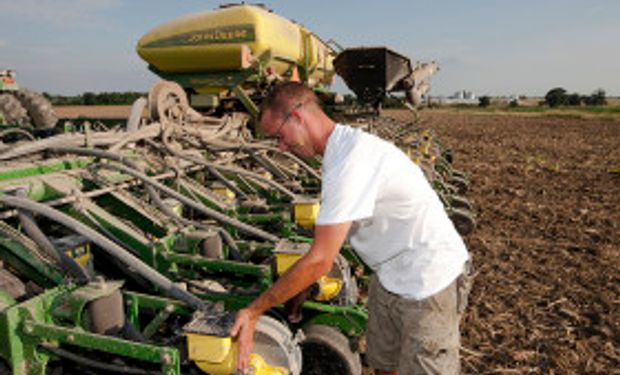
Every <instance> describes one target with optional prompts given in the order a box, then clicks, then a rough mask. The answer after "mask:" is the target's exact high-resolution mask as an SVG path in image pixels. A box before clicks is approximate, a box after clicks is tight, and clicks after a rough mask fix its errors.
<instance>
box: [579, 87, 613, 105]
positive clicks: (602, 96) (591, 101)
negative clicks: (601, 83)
mask: <svg viewBox="0 0 620 375" xmlns="http://www.w3.org/2000/svg"><path fill="white" fill-rule="evenodd" d="M584 102H585V103H586V104H587V105H591V106H595V105H607V94H606V93H605V90H603V89H598V90H596V91H594V92H593V93H592V95H590V96H587V97H585V99H584Z"/></svg>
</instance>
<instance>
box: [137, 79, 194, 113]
mask: <svg viewBox="0 0 620 375" xmlns="http://www.w3.org/2000/svg"><path fill="white" fill-rule="evenodd" d="M148 113H149V115H150V116H151V120H153V121H158V120H159V121H160V122H172V123H177V124H182V123H183V122H185V121H187V120H191V119H192V118H199V117H201V116H200V114H199V113H198V112H196V111H195V110H193V109H192V108H191V107H190V106H189V101H188V100H187V94H186V93H185V91H184V90H183V88H182V87H181V86H180V85H179V84H178V83H175V82H170V81H159V82H157V83H156V84H155V85H154V86H153V88H151V91H149V99H148Z"/></svg>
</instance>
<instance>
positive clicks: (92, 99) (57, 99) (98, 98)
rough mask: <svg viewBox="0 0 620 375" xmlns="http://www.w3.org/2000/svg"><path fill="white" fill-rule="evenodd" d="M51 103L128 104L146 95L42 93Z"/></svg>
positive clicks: (138, 93) (130, 93)
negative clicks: (66, 94)
mask: <svg viewBox="0 0 620 375" xmlns="http://www.w3.org/2000/svg"><path fill="white" fill-rule="evenodd" d="M43 95H44V96H45V97H46V98H47V99H48V100H49V101H50V102H51V103H52V105H128V104H132V103H133V102H134V101H135V100H136V99H138V98H139V97H142V96H147V95H148V94H147V93H144V92H135V91H127V92H100V93H94V92H85V93H83V94H80V95H74V96H65V95H53V94H49V93H43Z"/></svg>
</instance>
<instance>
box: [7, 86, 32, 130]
mask: <svg viewBox="0 0 620 375" xmlns="http://www.w3.org/2000/svg"><path fill="white" fill-rule="evenodd" d="M0 113H2V116H3V117H4V121H5V122H6V123H7V124H9V125H17V126H26V125H28V124H30V118H29V117H28V111H27V110H26V108H24V107H23V106H22V105H21V103H20V102H19V100H17V98H16V97H14V96H13V95H11V94H8V93H5V94H0Z"/></svg>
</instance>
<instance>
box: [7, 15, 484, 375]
mask: <svg viewBox="0 0 620 375" xmlns="http://www.w3.org/2000/svg"><path fill="white" fill-rule="evenodd" d="M360 51H361V52H360ZM138 53H139V54H140V56H141V57H142V58H144V59H145V60H146V61H147V62H148V63H149V69H150V70H151V71H153V72H154V73H156V74H157V75H159V76H160V77H162V78H164V79H165V80H163V81H160V82H158V83H157V84H155V85H154V86H153V88H152V89H151V90H150V92H149V95H148V98H141V99H139V100H137V101H136V102H135V103H134V105H133V107H132V109H131V113H130V115H129V118H128V120H127V121H126V123H123V124H117V125H114V126H110V127H108V128H106V129H103V130H94V129H93V128H92V126H91V125H90V124H89V123H82V124H72V126H66V124H65V126H63V127H62V128H63V129H60V127H56V129H55V130H56V131H55V132H54V133H53V134H46V135H45V136H40V135H37V134H35V132H33V133H31V136H29V137H25V138H24V137H12V138H7V139H6V140H3V142H5V143H1V144H0V146H1V147H0V218H1V220H0V261H1V262H0V264H1V267H0V341H1V342H3V343H6V345H4V346H2V347H1V348H0V374H2V373H10V372H12V373H14V374H44V373H53V374H72V373H97V374H99V373H102V374H107V373H130V374H151V373H164V374H201V373H208V374H212V375H219V374H231V373H234V372H235V367H236V365H235V358H236V350H237V349H236V343H235V341H234V340H233V339H232V338H231V337H230V336H229V330H230V327H231V324H232V322H233V321H234V316H235V311H237V310H238V309H240V308H243V307H244V306H246V305H247V304H248V303H250V302H251V301H252V300H253V299H254V298H255V297H256V296H257V295H259V294H260V293H261V292H263V291H264V290H266V289H267V288H269V286H270V285H272V283H273V282H274V281H275V280H276V279H277V278H278V276H279V275H280V274H282V273H283V272H285V271H286V270H287V269H288V267H290V266H291V265H292V264H293V263H294V262H295V261H296V260H297V259H298V258H299V257H300V256H301V255H303V254H304V253H305V252H306V251H308V249H309V246H310V243H311V239H312V227H313V225H314V219H315V217H316V215H317V213H318V210H319V203H318V201H319V200H318V196H319V193H320V186H321V174H320V161H319V160H301V159H299V158H298V157H296V156H294V155H292V154H290V153H287V152H282V151H281V150H279V149H278V147H277V145H276V144H275V143H274V141H272V140H268V139H262V138H261V134H260V132H258V131H257V129H256V126H255V116H256V114H257V106H258V104H259V103H260V101H261V99H262V98H263V97H264V95H265V93H266V92H267V91H268V90H269V88H270V87H271V86H273V85H274V84H275V83H277V82H281V81H286V80H299V81H301V82H304V83H305V84H307V85H308V86H309V87H312V88H313V89H314V90H315V91H316V92H317V94H318V95H319V97H320V98H322V99H324V100H325V104H326V106H330V105H331V106H333V108H334V111H335V112H334V113H335V114H336V115H337V116H341V117H342V119H346V120H347V121H348V122H350V123H351V124H353V125H356V126H360V127H364V128H365V129H367V130H368V131H371V132H374V133H376V134H378V135H379V136H382V137H384V138H386V139H389V140H391V141H392V142H394V143H395V144H397V145H399V146H400V147H401V148H403V150H404V151H405V152H407V153H408V154H409V155H410V157H411V158H412V160H413V161H415V162H416V163H418V164H419V165H421V166H422V168H423V169H424V171H425V173H426V175H427V177H428V178H429V180H430V181H431V182H432V183H433V186H434V187H435V188H436V190H437V192H438V193H439V195H440V197H441V198H442V199H443V201H444V203H445V205H446V209H447V210H449V213H450V214H451V217H452V218H453V220H454V222H455V225H456V227H457V228H458V229H459V230H460V231H461V233H464V234H465V233H468V232H469V231H471V230H472V229H473V227H474V223H475V222H474V220H473V215H472V214H471V211H472V208H471V205H470V204H469V202H467V200H466V199H465V198H463V195H464V194H465V192H466V190H467V179H466V177H465V176H464V175H463V174H462V173H460V172H458V171H455V170H454V169H453V168H452V167H451V154H450V152H449V150H448V149H447V148H446V147H444V146H443V145H442V144H441V143H440V142H439V141H438V140H437V139H436V137H434V136H433V134H432V132H431V131H429V130H424V129H422V128H420V127H419V125H418V124H417V122H416V121H413V122H403V121H397V120H394V119H391V118H388V117H384V116H381V115H380V112H381V108H380V102H381V99H382V98H384V97H385V95H387V94H388V93H390V92H395V91H396V92H398V91H401V92H404V93H405V100H406V102H407V103H408V104H407V105H408V106H409V107H411V108H412V109H415V107H416V105H417V104H418V103H419V98H420V96H421V95H422V94H423V93H424V92H425V90H427V89H428V87H427V86H426V84H425V78H426V77H428V75H430V74H432V72H433V71H434V70H436V69H437V66H436V64H434V63H433V64H431V65H423V66H421V65H417V66H411V63H410V61H409V59H407V58H405V57H403V56H401V55H398V54H396V53H394V52H393V51H391V50H388V49H385V48H383V49H348V50H341V51H335V50H334V49H333V48H332V47H331V46H330V45H328V44H327V43H324V42H323V41H321V40H320V39H319V38H318V37H317V36H316V35H314V34H312V33H311V32H309V31H308V30H306V29H305V28H303V27H301V26H299V25H297V24H295V23H293V22H291V21H289V20H286V19H284V18H282V17H280V16H277V15H276V14H274V13H272V12H269V11H267V10H266V9H264V8H262V7H259V6H251V5H234V6H225V7H222V8H220V9H217V10H215V11H212V12H205V13H200V14H196V15H190V16H187V17H183V18H181V19H177V20H173V21H171V22H169V23H166V24H164V25H161V26H159V27H157V28H155V29H153V30H152V31H151V32H149V33H147V34H146V35H145V36H144V37H143V38H142V39H141V40H140V41H139V42H138ZM355 53H361V54H362V56H366V57H368V58H371V57H372V58H375V59H382V58H383V59H387V60H385V61H387V63H384V64H383V65H381V64H378V63H377V64H375V65H376V66H377V68H376V70H374V71H372V72H371V73H372V75H378V77H379V78H378V79H377V80H368V81H364V82H360V81H358V80H357V79H356V77H359V75H360V74H362V73H364V72H363V69H364V67H361V68H360V66H359V64H357V62H359V61H361V59H360V56H357V57H356V56H355ZM351 54H353V55H351ZM381 56H383V57H381ZM356 64H357V65H356ZM366 66H368V64H366ZM336 73H338V74H339V75H341V76H342V77H343V78H345V81H347V83H348V84H349V85H350V86H351V88H352V90H353V91H354V92H355V93H356V94H357V96H358V99H359V100H360V102H362V103H365V104H367V105H368V106H369V107H370V108H372V110H371V111H366V112H363V113H362V112H355V111H347V109H346V108H345V109H344V110H342V107H341V104H339V103H338V102H337V100H335V98H336V97H337V95H334V94H333V93H331V92H329V91H328V90H327V87H328V86H329V84H331V82H332V80H333V77H334V75H335V74H336ZM366 73H368V72H366ZM352 82H356V84H355V85H353V83H352ZM3 95H5V94H2V95H0V98H1V97H3ZM11 95H12V94H11ZM338 108H340V109H338ZM5 119H6V117H5ZM9 123H10V124H11V125H16V126H20V128H19V129H20V131H28V129H29V128H28V126H27V125H26V126H25V127H24V124H21V123H19V122H17V121H9ZM9 129H12V131H15V132H16V131H17V130H16V129H18V128H17V127H10V126H9ZM366 282H367V269H366V267H365V266H364V264H363V263H362V262H361V261H360V260H359V259H358V258H357V257H356V255H355V253H354V252H353V251H352V250H351V249H350V248H349V247H348V245H345V247H344V248H343V249H342V251H341V254H340V255H339V256H338V258H337V260H336V262H335V263H334V265H333V267H332V269H331V271H330V272H329V273H328V274H326V275H325V276H324V277H322V278H321V279H320V280H319V281H318V282H317V283H315V284H314V285H312V286H311V287H310V288H309V289H308V290H306V291H304V292H302V293H300V294H299V295H298V296H296V297H295V298H293V299H292V300H290V301H288V302H287V303H285V304H284V305H283V306H279V307H277V308H274V309H272V310H270V311H269V312H268V314H266V316H265V317H263V318H262V319H261V321H260V322H259V325H258V329H257V332H256V336H255V341H256V344H255V347H254V352H253V354H252V357H251V365H252V369H253V372H254V374H257V375H259V374H264V375H271V374H300V373H303V374H344V375H358V374H361V373H362V363H363V361H362V358H363V353H364V347H365V339H364V331H365V327H366V320H367V313H366V310H365V307H364V302H365V295H366V292H365V286H366Z"/></svg>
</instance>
